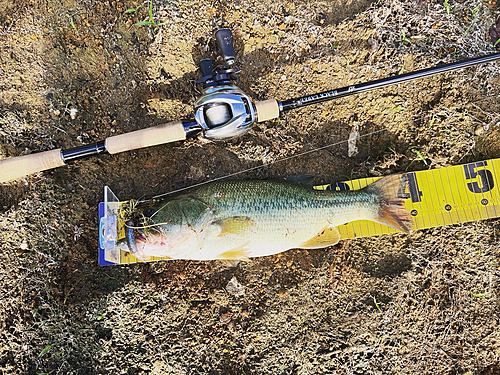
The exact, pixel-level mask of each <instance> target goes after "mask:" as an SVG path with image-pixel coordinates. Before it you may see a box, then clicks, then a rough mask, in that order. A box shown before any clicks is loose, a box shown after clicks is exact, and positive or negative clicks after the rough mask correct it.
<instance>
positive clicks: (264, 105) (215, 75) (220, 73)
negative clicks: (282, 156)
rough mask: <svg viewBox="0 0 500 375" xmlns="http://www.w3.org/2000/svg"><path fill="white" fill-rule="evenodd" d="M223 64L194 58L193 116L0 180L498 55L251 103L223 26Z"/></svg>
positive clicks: (214, 130)
mask: <svg viewBox="0 0 500 375" xmlns="http://www.w3.org/2000/svg"><path fill="white" fill-rule="evenodd" d="M215 38H216V40H217V44H218V46H219V52H220V54H221V56H222V59H223V61H224V65H223V66H221V67H216V68H214V64H213V61H212V60H211V59H203V60H201V61H200V69H201V72H202V75H203V78H201V79H200V80H199V81H198V82H199V83H203V88H204V91H203V94H202V96H201V97H200V98H199V99H198V100H197V101H196V102H195V103H194V111H195V112H194V119H189V120H182V121H172V122H169V123H165V124H160V125H157V126H153V127H150V128H146V129H141V130H136V131H133V132H130V133H124V134H120V135H115V136H112V137H108V138H106V139H105V140H104V141H99V142H97V143H93V144H89V145H84V146H79V147H75V148H70V149H68V150H62V149H55V150H51V151H45V152H40V153H34V154H29V155H24V156H17V157H12V158H8V159H3V160H0V182H7V181H10V180H14V179H17V178H20V177H23V176H26V175H29V174H31V173H35V172H41V171H44V170H47V169H52V168H56V167H60V166H63V165H66V164H67V163H69V162H72V161H74V160H78V159H83V158H87V157H90V156H95V155H100V154H117V153H120V152H124V151H130V150H135V149H140V148H145V147H150V146H155V145H160V144H164V143H170V142H176V141H182V140H186V139H188V138H192V137H194V136H197V135H199V134H201V135H202V136H203V137H205V138H207V139H210V140H225V139H230V138H233V137H236V136H239V135H242V134H244V133H246V132H247V131H248V130H250V128H251V127H252V125H253V124H254V123H255V122H264V121H268V120H272V119H276V118H279V117H280V116H281V115H282V114H283V113H285V112H287V111H290V110H292V109H296V108H302V107H304V106H308V105H312V104H318V103H322V102H325V101H330V100H334V99H339V98H343V97H346V96H350V95H355V94H359V93H362V92H366V91H370V90H375V89H379V88H382V87H387V86H391V85H396V84H399V83H403V82H407V81H411V80H415V79H419V78H425V77H429V76H432V75H436V74H441V73H444V72H449V71H452V70H457V69H462V68H467V67H470V66H474V65H478V64H485V63H488V62H492V61H496V60H499V59H500V53H495V54H491V55H487V56H482V57H476V58H473V59H469V60H465V61H459V62H455V63H451V64H445V65H441V66H437V67H432V68H428V69H423V70H418V71H415V72H410V73H406V74H402V75H397V76H394V77H388V78H383V79H378V80H375V81H369V82H365V83H361V84H356V85H350V86H346V87H342V88H338V89H335V90H329V91H323V92H320V93H316V94H310V95H306V96H301V97H297V98H293V99H288V100H285V101H282V102H278V101H277V100H276V99H268V100H263V101H257V102H253V101H252V100H251V99H250V97H248V96H247V95H246V94H245V93H243V91H241V90H240V89H239V88H238V87H237V86H236V85H234V82H235V81H236V75H237V74H238V73H239V72H240V69H238V68H237V67H236V65H235V58H236V53H235V52H234V47H233V37H232V34H231V31H230V30H229V29H227V28H223V29H219V30H217V32H216V33H215Z"/></svg>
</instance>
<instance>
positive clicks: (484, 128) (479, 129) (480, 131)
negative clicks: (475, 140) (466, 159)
mask: <svg viewBox="0 0 500 375" xmlns="http://www.w3.org/2000/svg"><path fill="white" fill-rule="evenodd" d="M489 128H490V127H489V126H488V125H485V126H482V125H480V126H478V127H477V128H476V130H474V134H475V135H478V136H479V135H483V134H484V133H486V132H487V131H488V129H489Z"/></svg>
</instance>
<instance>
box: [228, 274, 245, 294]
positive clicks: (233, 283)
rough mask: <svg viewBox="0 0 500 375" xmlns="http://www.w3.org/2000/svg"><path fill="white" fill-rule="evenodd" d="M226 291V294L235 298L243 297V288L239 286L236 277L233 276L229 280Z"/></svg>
mask: <svg viewBox="0 0 500 375" xmlns="http://www.w3.org/2000/svg"><path fill="white" fill-rule="evenodd" d="M226 290H227V292H228V293H230V294H232V295H233V296H235V297H241V296H244V295H245V287H244V286H243V285H241V283H240V282H239V281H238V279H237V278H236V276H233V278H232V279H231V280H229V282H228V283H227V285H226Z"/></svg>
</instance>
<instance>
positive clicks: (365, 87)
mask: <svg viewBox="0 0 500 375" xmlns="http://www.w3.org/2000/svg"><path fill="white" fill-rule="evenodd" d="M499 59H500V53H494V54H492V55H486V56H481V57H476V58H473V59H470V60H464V61H458V62H454V63H451V64H446V65H441V66H436V67H433V68H428V69H423V70H417V71H415V72H410V73H406V74H401V75H398V76H394V77H389V78H382V79H378V80H375V81H370V82H366V83H361V84H358V85H351V86H346V87H342V88H340V89H336V90H330V91H323V92H320V93H317V94H312V95H307V96H301V97H299V98H294V99H289V100H285V101H284V102H281V103H280V111H281V112H285V111H289V110H291V109H295V108H300V107H304V106H306V105H311V104H318V103H322V102H326V101H329V100H334V99H339V98H343V97H346V96H349V95H354V94H360V93H362V92H366V91H370V90H375V89H380V88H383V87H387V86H391V85H397V84H398V83H403V82H407V81H412V80H415V79H419V78H425V77H429V76H433V75H436V74H441V73H445V72H449V71H451V70H457V69H462V68H468V67H470V66H474V65H479V64H485V63H488V62H492V61H495V60H499Z"/></svg>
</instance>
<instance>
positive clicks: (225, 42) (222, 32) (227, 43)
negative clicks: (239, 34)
mask: <svg viewBox="0 0 500 375" xmlns="http://www.w3.org/2000/svg"><path fill="white" fill-rule="evenodd" d="M215 39H216V40H217V44H218V45H219V49H220V54H221V56H222V58H223V59H224V62H226V64H228V65H233V64H234V58H235V57H236V53H235V52H234V47H233V34H231V30H229V29H227V28H223V29H219V30H217V32H216V33H215Z"/></svg>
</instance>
